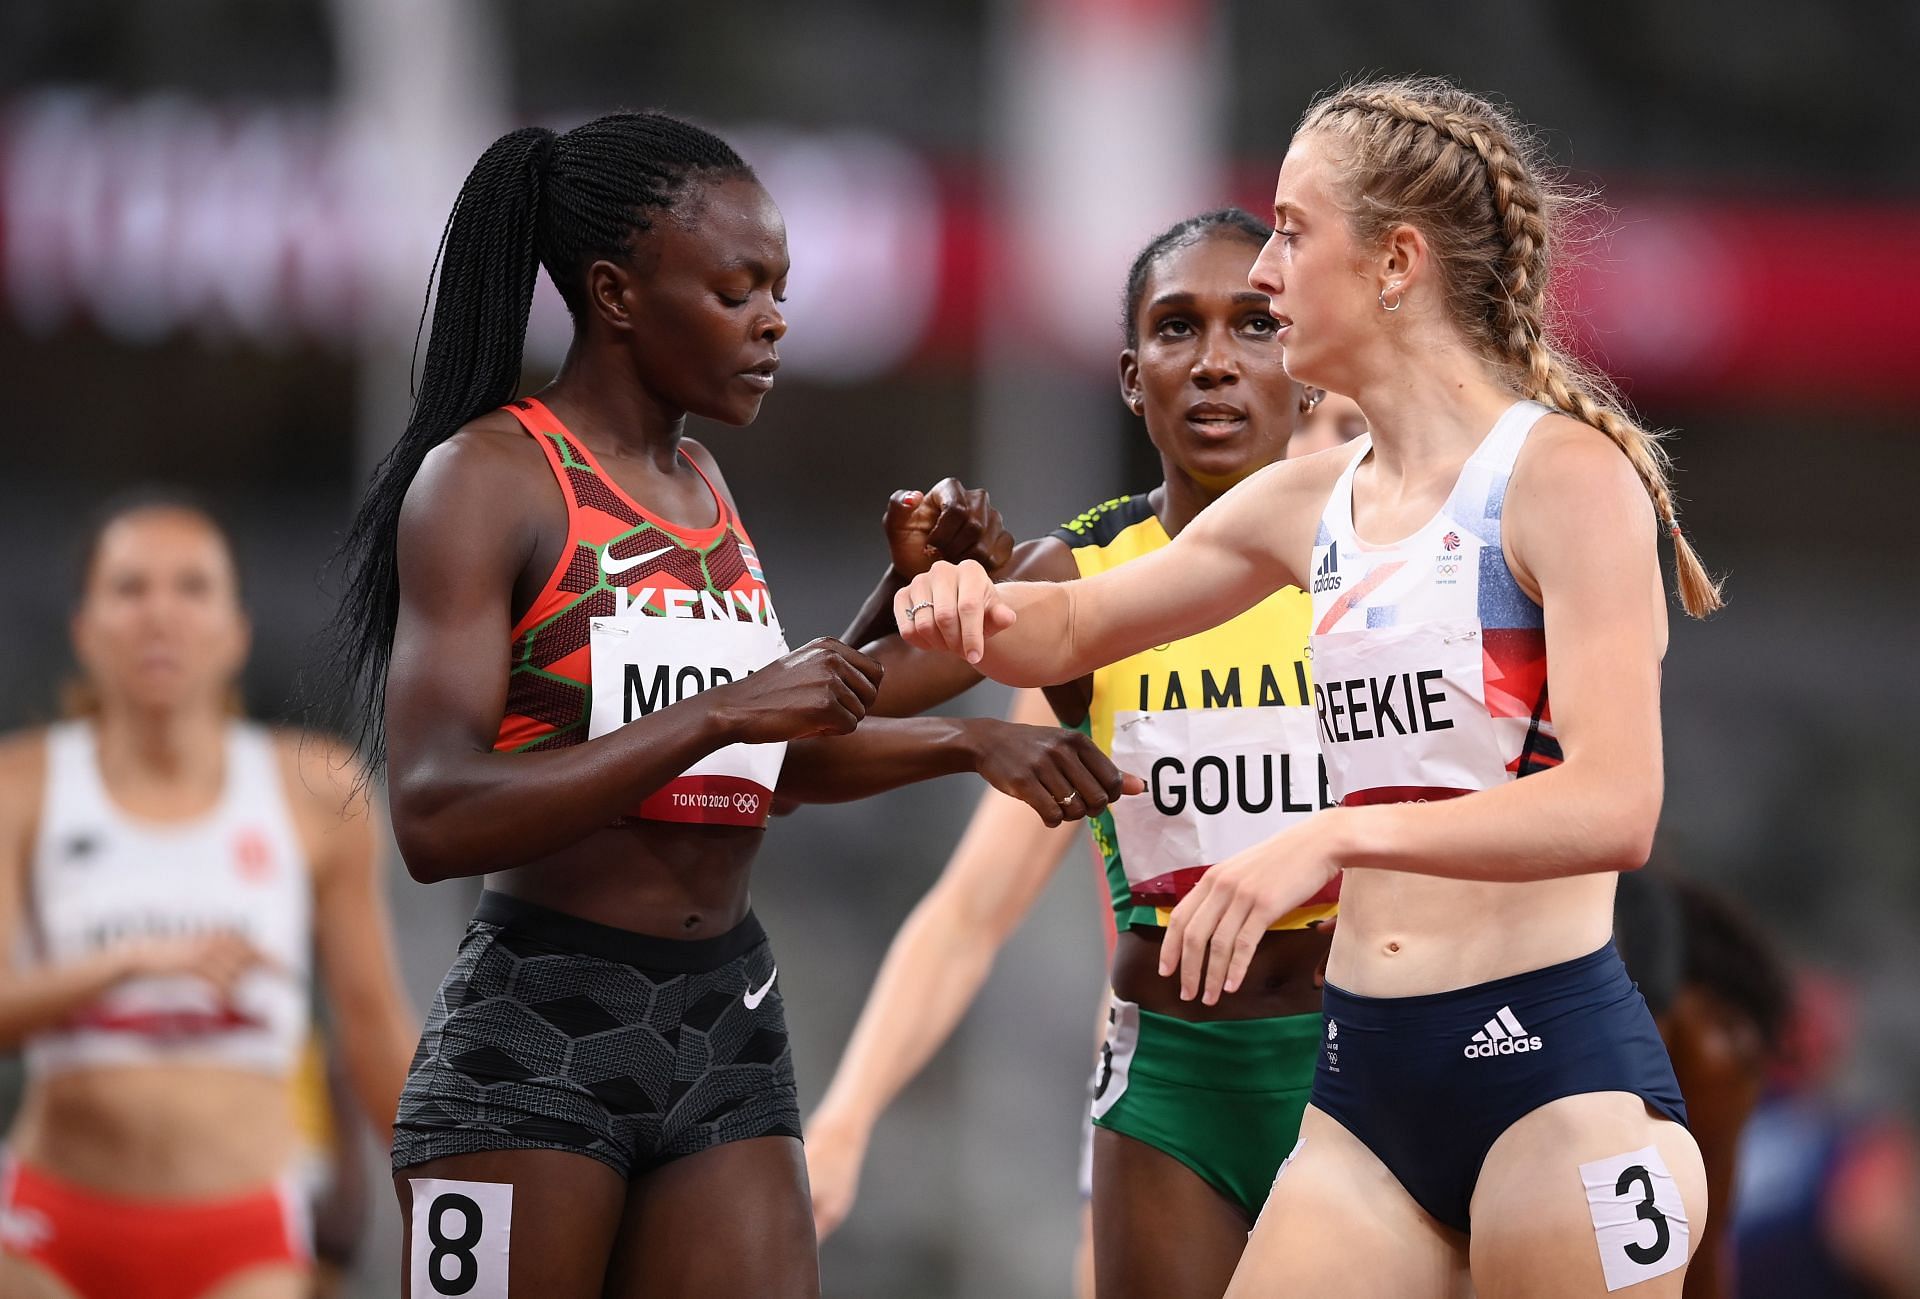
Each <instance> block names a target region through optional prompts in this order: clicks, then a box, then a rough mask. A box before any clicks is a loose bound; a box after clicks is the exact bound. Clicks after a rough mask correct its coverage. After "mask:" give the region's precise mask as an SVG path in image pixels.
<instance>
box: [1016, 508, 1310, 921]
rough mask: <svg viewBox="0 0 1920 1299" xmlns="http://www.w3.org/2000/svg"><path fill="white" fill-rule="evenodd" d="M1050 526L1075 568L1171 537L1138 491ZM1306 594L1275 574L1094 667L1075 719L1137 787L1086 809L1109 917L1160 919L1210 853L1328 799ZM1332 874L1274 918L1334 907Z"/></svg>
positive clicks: (1211, 859)
mask: <svg viewBox="0 0 1920 1299" xmlns="http://www.w3.org/2000/svg"><path fill="white" fill-rule="evenodd" d="M1050 535H1052V536H1053V537H1055V538H1056V539H1058V540H1059V541H1062V542H1064V543H1065V544H1066V545H1067V547H1068V548H1069V549H1070V550H1071V551H1072V552H1073V560H1074V564H1075V566H1076V567H1077V568H1078V569H1079V572H1080V576H1082V577H1092V576H1093V575H1094V574H1095V573H1103V572H1106V571H1107V570H1108V569H1110V568H1117V567H1119V566H1120V565H1122V564H1125V563H1127V562H1128V561H1129V560H1134V559H1138V558H1139V557H1140V556H1142V555H1146V554H1149V553H1151V552H1153V551H1155V550H1158V549H1160V547H1162V546H1164V545H1166V544H1168V541H1169V538H1168V536H1167V533H1166V529H1165V528H1163V527H1162V526H1161V524H1160V520H1159V517H1158V516H1157V515H1155V513H1154V511H1153V506H1152V505H1151V503H1149V501H1148V499H1147V497H1146V496H1145V495H1138V496H1123V497H1120V498H1119V499H1117V500H1112V501H1108V502H1106V503H1105V504H1103V505H1096V506H1095V507H1093V508H1092V509H1090V510H1088V511H1086V512H1085V513H1083V514H1081V515H1080V516H1079V517H1078V518H1076V519H1074V520H1072V521H1071V522H1069V523H1066V524H1064V525H1062V526H1061V527H1059V528H1056V529H1055V530H1054V531H1053V532H1052V533H1051V534H1050ZM1312 622H1313V606H1312V601H1311V599H1310V597H1309V596H1308V595H1307V594H1306V592H1304V591H1300V590H1297V589H1296V588H1294V587H1290V586H1289V587H1285V588H1283V589H1281V590H1278V591H1275V592H1274V593H1273V594H1272V595H1269V596H1268V597H1267V598H1266V599H1264V600H1262V601H1261V602H1260V603H1259V604H1257V605H1255V606H1254V607H1253V608H1251V609H1248V610H1247V611H1246V612H1245V613H1242V614H1241V615H1239V616H1238V617H1236V618H1234V619H1232V620H1231V621H1229V622H1225V623H1222V624H1221V625H1220V626H1218V627H1214V628H1211V629H1209V630H1207V631H1204V632H1201V633H1200V634H1199V635H1197V636H1189V637H1187V638H1186V639H1184V640H1177V641H1173V642H1171V643H1169V644H1166V645H1156V646H1154V647H1153V648H1151V649H1147V650H1143V651H1141V652H1140V653H1138V654H1134V655H1131V656H1130V657H1128V658H1124V659H1122V660H1120V661H1119V662H1118V663H1112V664H1109V665H1108V666H1106V667H1103V668H1101V669H1099V670H1098V671H1096V672H1095V673H1094V674H1093V703H1092V707H1091V708H1090V709H1089V710H1088V713H1087V718H1086V720H1085V721H1084V722H1083V723H1082V724H1081V729H1082V730H1084V731H1086V732H1087V734H1088V735H1089V736H1090V737H1091V738H1092V739H1093V742H1094V743H1095V744H1097V745H1099V746H1100V748H1101V750H1102V751H1104V752H1105V753H1106V754H1107V755H1108V756H1110V757H1111V758H1112V759H1113V761H1114V763H1115V764H1116V765H1118V766H1119V767H1120V768H1121V769H1122V770H1123V771H1130V772H1132V773H1134V774H1135V775H1138V776H1139V777H1141V779H1143V780H1145V781H1146V782H1147V792H1146V793H1144V794H1136V795H1134V796H1132V797H1129V798H1123V799H1120V800H1119V801H1118V802H1116V803H1114V804H1113V805H1112V806H1111V807H1109V808H1108V809H1107V810H1106V811H1104V812H1102V813H1101V814H1100V815H1099V816H1098V817H1097V818H1095V819H1094V820H1092V821H1090V822H1089V823H1088V824H1089V828H1090V829H1091V830H1092V832H1093V837H1094V842H1095V844H1096V845H1097V846H1098V847H1099V849H1100V853H1101V856H1102V857H1104V858H1105V860H1106V867H1107V883H1108V887H1109V888H1110V889H1111V891H1112V894H1113V909H1114V916H1115V922H1116V924H1118V925H1119V927H1121V928H1123V929H1124V928H1127V927H1129V926H1154V925H1162V926H1164V925H1165V924H1166V922H1167V914H1168V912H1169V911H1170V910H1171V909H1172V907H1173V906H1174V904H1175V903H1177V902H1178V901H1179V900H1180V899H1181V898H1182V897H1184V896H1185V895H1186V893H1187V891H1188V890H1189V889H1191V888H1192V887H1193V886H1194V884H1195V883H1196V882H1197V881H1198V880H1199V878H1200V876H1201V875H1202V874H1203V873H1205V871H1206V870H1207V868H1208V867H1209V866H1212V865H1213V864H1214V863H1216V862H1220V861H1224V860H1225V859H1226V858H1228V857H1230V856H1232V855H1233V854H1234V853H1237V852H1239V851H1241V850H1242V849H1245V848H1249V847H1251V846H1253V845H1254V844H1256V843H1259V842H1260V841H1261V840H1263V839H1267V838H1270V837H1271V836H1273V835H1275V834H1277V833H1279V832H1280V831H1281V830H1283V829H1285V828H1286V827H1287V826H1289V825H1292V824H1294V823H1295V822H1297V821H1299V820H1301V819H1303V818H1304V817H1306V816H1308V815H1309V814H1311V813H1313V812H1315V811H1317V810H1319V809H1321V808H1324V807H1329V806H1331V805H1332V800H1331V798H1330V797H1329V796H1328V792H1327V776H1326V768H1325V767H1324V765H1323V764H1322V763H1321V760H1320V748H1319V743H1318V737H1317V736H1316V734H1315V731H1314V712H1313V681H1312V676H1311V670H1310V664H1309V662H1308V658H1307V640H1308V637H1309V635H1310V634H1311V632H1312ZM1339 891H1340V886H1339V881H1338V880H1337V879H1336V880H1335V881H1334V883H1333V884H1331V885H1329V886H1328V888H1327V889H1326V890H1324V891H1323V892H1322V893H1320V894H1317V895H1315V896H1314V897H1313V898H1311V899H1309V900H1308V901H1307V902H1306V903H1305V904H1303V905H1302V906H1300V907H1299V908H1297V909H1295V910H1294V911H1291V912H1289V913H1288V914H1287V915H1285V916H1283V917H1281V918H1280V920H1279V921H1278V922H1276V923H1275V924H1274V926H1273V928H1275V929H1311V928H1313V927H1315V926H1317V925H1320V924H1323V923H1325V922H1327V921H1328V920H1330V919H1332V917H1333V916H1334V915H1335V914H1336V913H1337V912H1338V910H1339Z"/></svg>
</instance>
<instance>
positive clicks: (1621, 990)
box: [1313, 942, 1687, 1231]
mask: <svg viewBox="0 0 1920 1299" xmlns="http://www.w3.org/2000/svg"><path fill="white" fill-rule="evenodd" d="M1326 1021H1327V1022H1326V1032H1325V1035H1324V1036H1323V1038H1322V1039H1321V1045H1320V1063H1319V1067H1318V1068H1317V1069H1316V1071H1315V1073H1314V1079H1313V1104H1314V1107H1315V1108H1317V1109H1319V1110H1320V1111H1322V1112H1323V1113H1325V1114H1327V1115H1328V1116H1330V1117H1332V1118H1334V1119H1336V1120H1338V1122H1339V1123H1340V1125H1341V1126H1342V1127H1344V1128H1346V1130H1347V1131H1349V1132H1351V1133H1353V1135H1354V1136H1356V1137H1358V1138H1359V1139H1360V1140H1361V1141H1362V1142H1364V1143H1365V1145H1366V1147H1367V1149H1369V1150H1371V1151H1372V1152H1373V1153H1374V1155H1375V1156H1377V1157H1378V1158H1379V1160H1380V1162H1381V1163H1383V1164H1385V1165H1386V1166H1387V1169H1388V1171H1389V1172H1391V1173H1392V1174H1393V1175H1394V1176H1395V1177H1396V1178H1398V1179H1399V1181H1400V1185H1402V1186H1404V1187H1406V1188H1407V1192H1408V1194H1410V1195H1412V1196H1413V1198H1414V1199H1415V1200H1416V1201H1417V1202H1418V1203H1419V1205H1420V1207H1421V1208H1423V1209H1425V1210H1426V1211H1427V1212H1428V1213H1430V1214H1432V1215H1433V1216H1434V1217H1435V1218H1437V1219H1439V1220H1440V1221H1441V1222H1443V1223H1445V1224H1446V1225H1447V1226H1449V1227H1452V1228H1454V1229H1456V1230H1458V1231H1468V1230H1470V1223H1469V1219H1470V1214H1469V1206H1470V1205H1471V1203H1472V1201H1473V1187H1474V1183H1475V1182H1477V1181H1478V1180H1479V1178H1480V1165H1481V1163H1482V1162H1484V1161H1485V1159H1486V1157H1487V1151H1489V1150H1491V1149H1492V1148H1493V1143H1494V1142H1495V1141H1497V1140H1499V1138H1500V1134H1501V1133H1503V1132H1505V1131H1506V1130H1507V1129H1508V1128H1509V1127H1511V1126H1513V1124H1514V1123H1515V1122H1517V1121H1518V1120H1519V1119H1521V1118H1523V1117H1525V1116H1526V1115H1527V1114H1530V1113H1532V1112H1533V1111H1534V1110H1536V1109H1538V1108H1540V1107H1541V1106H1542V1105H1545V1104H1546V1103H1547V1102H1549V1101H1555V1100H1559V1099H1560V1098H1562V1097H1564V1096H1580V1095H1584V1094H1586V1093H1588V1092H1631V1093H1633V1094H1634V1095H1636V1096H1638V1097H1640V1098H1641V1099H1642V1100H1644V1101H1645V1102H1646V1103H1647V1104H1648V1105H1649V1106H1650V1107H1652V1108H1653V1109H1654V1110H1655V1111H1656V1112H1658V1113H1660V1114H1663V1115H1665V1116H1666V1117H1668V1118H1670V1119H1673V1120H1674V1121H1675V1122H1678V1123H1685V1122H1686V1121H1687V1106H1686V1102H1685V1101H1683V1100H1681V1098H1680V1084H1679V1083H1678V1082H1676V1081H1675V1080H1674V1076H1673V1065H1672V1064H1671V1063H1670V1062H1669V1061H1668V1059H1667V1048H1666V1045H1665V1044H1664V1043H1663V1042H1662V1041H1661V1040H1660V1031H1659V1030H1658V1029H1657V1028H1656V1027H1654V1023H1653V1016H1652V1014H1651V1013H1649V1012H1648V1010H1647V1003H1646V1002H1645V1000H1643V999H1642V998H1641V996H1640V990H1639V988H1637V987H1636V986H1635V985H1634V982H1633V980H1632V979H1630V978H1629V977H1627V969H1626V966H1624V965H1623V964H1621V962H1620V955H1619V953H1618V952H1616V951H1615V950H1614V946H1613V944H1612V943H1611V942H1609V943H1608V944H1607V945H1606V946H1605V947H1602V948H1601V949H1600V950H1599V951H1597V952H1594V953H1593V954H1592V955H1590V956H1583V957H1581V958H1580V959H1578V960H1575V961H1567V962H1565V963H1564V964H1561V965H1550V966H1548V967H1547V968H1545V969H1543V970H1532V971H1529V972H1528V973H1526V974H1516V975H1513V976H1512V977H1510V978H1505V979H1495V980H1494V981H1493V982H1492V983H1483V984H1480V985H1479V986H1478V987H1473V988H1460V989H1458V990H1456V991H1453V992H1438V993H1432V994H1430V995H1427V996H1421V997H1359V996H1355V995H1354V994H1353V993H1350V992H1343V991H1341V990H1340V989H1339V988H1336V987H1334V986H1333V985H1332V984H1331V983H1329V984H1328V985H1327V988H1326Z"/></svg>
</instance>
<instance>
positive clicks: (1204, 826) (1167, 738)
mask: <svg viewBox="0 0 1920 1299" xmlns="http://www.w3.org/2000/svg"><path fill="white" fill-rule="evenodd" d="M1319 752H1320V750H1319V745H1318V743H1317V741H1316V737H1315V734H1314V719H1313V714H1312V713H1311V712H1310V711H1309V710H1307V709H1305V708H1194V709H1172V710H1168V711H1165V712H1151V713H1120V714H1118V715H1116V717H1115V718H1114V725H1113V761H1114V765H1115V766H1117V767H1119V768H1120V769H1121V770H1122V771H1129V772H1132V773H1134V774H1135V775H1138V776H1139V777H1140V778H1141V779H1143V780H1145V781H1146V782H1147V791H1146V792H1145V793H1144V794H1135V795H1132V796H1130V797H1127V798H1122V799H1120V800H1118V801H1117V802H1115V803H1114V804H1113V805H1112V812H1113V825H1114V829H1115V831H1117V832H1118V834H1119V838H1120V857H1121V861H1122V862H1123V864H1124V865H1125V867H1126V871H1127V882H1128V883H1129V884H1131V885H1132V886H1133V900H1134V902H1135V903H1136V904H1137V905H1141V906H1154V907H1171V906H1173V905H1174V904H1175V903H1177V902H1178V901H1179V900H1180V899H1181V898H1182V897H1184V896H1185V895H1186V893H1187V892H1188V890H1190V889H1191V888H1192V887H1193V885H1194V884H1195V883H1196V882H1197V881H1198V880H1199V878H1200V875H1201V873H1202V872H1203V871H1204V869H1205V868H1206V867H1208V866H1211V865H1214V864H1215V863H1217V862H1221V861H1225V860H1226V859H1227V858H1228V857H1231V856H1233V854H1235V853H1237V852H1240V851H1241V850H1242V849H1245V848H1251V847H1252V846H1253V845H1254V844H1257V843H1259V842H1260V841H1262V840H1263V839H1268V838H1271V837H1272V836H1273V835H1275V834H1277V833H1278V832H1279V831H1281V830H1282V829H1284V828H1286V827H1287V826H1288V825H1290V824H1292V823H1293V822H1295V821H1297V820H1299V819H1301V818H1302V817H1305V816H1306V815H1308V814H1309V813H1312V812H1315V811H1317V810H1319V809H1320V808H1321V807H1324V806H1326V801H1327V800H1326V785H1325V782H1324V780H1323V779H1322V775H1321V765H1320V757H1319ZM1332 909H1333V908H1332V907H1330V906H1329V907H1325V908H1323V909H1322V911H1323V913H1324V914H1331V912H1332ZM1313 918H1320V917H1313ZM1286 919H1287V920H1288V921H1292V923H1288V924H1285V926H1284V927H1287V928H1300V927H1303V926H1304V925H1305V924H1306V923H1310V921H1309V920H1300V921H1293V918H1292V917H1288V918H1286Z"/></svg>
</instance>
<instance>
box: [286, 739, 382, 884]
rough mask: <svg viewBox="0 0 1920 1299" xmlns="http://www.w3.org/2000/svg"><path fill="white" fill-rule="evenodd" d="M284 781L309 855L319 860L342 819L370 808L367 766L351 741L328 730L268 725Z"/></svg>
mask: <svg viewBox="0 0 1920 1299" xmlns="http://www.w3.org/2000/svg"><path fill="white" fill-rule="evenodd" d="M268 734H269V736H270V738H271V739H272V742H273V751H274V758H275V761H276V763H277V765H278V767H279V775H280V780H281V784H282V787H283V788H285V790H286V791H287V803H288V805H289V807H291V809H292V811H293V817H294V822H295V824H296V826H297V827H298V829H299V831H300V837H301V838H302V840H304V842H305V846H306V851H307V855H308V858H309V860H311V861H313V862H315V863H316V864H319V863H321V862H322V861H323V860H324V859H325V858H326V856H327V854H326V853H325V852H324V851H323V845H325V844H327V843H328V842H329V841H330V840H331V839H332V838H333V836H334V834H335V833H336V832H337V831H338V830H339V829H340V828H341V826H342V823H343V822H348V821H359V820H363V819H364V818H365V817H366V816H367V815H368V813H369V811H370V808H369V804H368V796H367V786H366V780H365V771H364V769H363V768H362V767H361V765H360V761H359V757H358V755H356V754H355V753H354V751H353V749H352V748H351V747H349V746H348V745H347V743H346V742H345V741H343V740H341V739H339V738H338V737H336V736H333V735H329V734H327V733H326V732H324V731H309V730H305V729H302V728H300V727H296V726H277V727H273V728H271V729H270V730H269V731H268Z"/></svg>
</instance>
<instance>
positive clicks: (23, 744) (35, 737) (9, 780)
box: [0, 727, 48, 842]
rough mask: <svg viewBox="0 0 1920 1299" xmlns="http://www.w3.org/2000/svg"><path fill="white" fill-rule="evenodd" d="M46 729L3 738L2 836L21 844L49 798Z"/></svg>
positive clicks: (0, 764) (0, 749) (0, 756)
mask: <svg viewBox="0 0 1920 1299" xmlns="http://www.w3.org/2000/svg"><path fill="white" fill-rule="evenodd" d="M47 733H48V732H47V728H45V727H34V728H32V729H30V730H24V731H14V732H12V733H10V734H7V735H0V833H4V834H5V835H6V836H7V837H8V838H9V839H12V840H15V841H16V842H20V840H19V839H18V836H20V835H22V834H23V833H25V832H26V831H27V830H28V829H29V827H31V826H32V824H33V822H34V821H35V820H36V819H37V818H38V816H39V810H40V803H41V800H42V799H43V798H44V797H45V796H46V783H47Z"/></svg>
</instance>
